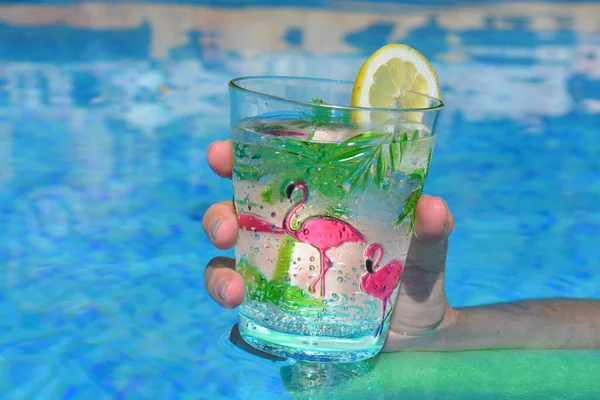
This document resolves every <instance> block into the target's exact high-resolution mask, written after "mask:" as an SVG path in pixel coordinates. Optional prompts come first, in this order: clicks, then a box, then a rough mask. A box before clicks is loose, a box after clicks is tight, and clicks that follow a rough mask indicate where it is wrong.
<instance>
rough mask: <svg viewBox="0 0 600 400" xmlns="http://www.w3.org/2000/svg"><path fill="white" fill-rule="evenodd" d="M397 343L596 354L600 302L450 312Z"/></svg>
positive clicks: (569, 301) (513, 305) (414, 346)
mask: <svg viewBox="0 0 600 400" xmlns="http://www.w3.org/2000/svg"><path fill="white" fill-rule="evenodd" d="M395 335H399V334H397V333H395ZM401 342H403V344H402V345H401V346H400V347H401V348H398V349H397V350H401V349H404V350H450V351H452V350H476V349H502V348H529V349H600V301H597V300H575V299H548V300H528V301H520V302H515V303H504V304H495V305H488V306H480V307H470V308H463V309H458V310H451V309H449V310H448V313H447V317H446V318H445V321H444V322H443V323H442V324H441V325H440V326H439V327H438V328H437V329H436V330H434V331H432V332H430V333H425V334H423V335H414V336H406V337H405V339H404V340H402V341H398V340H396V343H398V344H399V343H401ZM391 350H393V349H391Z"/></svg>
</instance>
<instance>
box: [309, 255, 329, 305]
mask: <svg viewBox="0 0 600 400" xmlns="http://www.w3.org/2000/svg"><path fill="white" fill-rule="evenodd" d="M319 258H320V259H321V271H320V272H319V276H317V277H316V278H315V280H314V281H313V282H312V283H311V284H310V286H309V290H310V291H311V292H313V293H315V292H316V291H317V283H319V281H321V293H320V295H321V297H323V296H325V274H326V273H327V270H328V269H329V264H330V263H331V261H330V260H329V258H328V257H327V256H326V255H325V251H324V250H319Z"/></svg>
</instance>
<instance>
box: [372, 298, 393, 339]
mask: <svg viewBox="0 0 600 400" xmlns="http://www.w3.org/2000/svg"><path fill="white" fill-rule="evenodd" d="M388 300H389V299H388V298H385V299H384V300H383V313H382V317H381V324H379V327H378V328H377V331H375V336H376V337H377V336H379V335H381V334H382V333H383V324H384V323H385V320H386V319H387V318H388V317H389V316H390V314H391V313H392V310H390V312H389V313H388V315H385V311H386V310H387V303H388Z"/></svg>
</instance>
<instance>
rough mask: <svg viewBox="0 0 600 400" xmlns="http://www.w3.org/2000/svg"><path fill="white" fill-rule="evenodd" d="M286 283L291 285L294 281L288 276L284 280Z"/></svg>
mask: <svg viewBox="0 0 600 400" xmlns="http://www.w3.org/2000/svg"><path fill="white" fill-rule="evenodd" d="M284 281H285V283H290V282H291V281H292V280H291V279H290V277H289V276H286V277H285V279H284Z"/></svg>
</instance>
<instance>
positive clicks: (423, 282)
mask: <svg viewBox="0 0 600 400" xmlns="http://www.w3.org/2000/svg"><path fill="white" fill-rule="evenodd" d="M207 154H208V163H209V165H210V167H211V168H212V170H213V171H214V172H215V173H216V174H217V175H219V176H221V177H225V178H231V170H232V165H233V150H232V145H231V142H230V141H229V140H226V141H217V142H215V143H213V144H212V145H210V146H209V147H208V149H207ZM202 227H203V229H204V231H205V233H206V235H207V236H208V237H209V238H210V240H211V242H212V243H213V244H214V245H215V246H216V247H217V248H219V249H222V250H223V249H228V248H231V247H233V246H234V245H235V241H236V237H237V229H238V227H237V220H236V217H235V212H234V209H233V204H232V202H231V201H226V202H221V203H216V204H213V205H212V206H211V207H210V208H209V209H208V210H207V211H206V213H205V214H204V217H203V219H202ZM453 229H454V219H453V217H452V213H451V212H450V210H449V209H448V207H447V205H446V203H445V202H444V200H442V199H441V198H439V197H432V196H428V195H424V196H422V197H421V199H420V200H419V203H418V205H417V216H416V224H415V231H414V234H413V240H412V242H411V246H410V248H409V251H408V256H407V259H406V263H405V267H404V271H403V273H402V284H401V285H400V292H399V293H398V297H397V300H396V306H395V311H394V314H393V315H392V320H391V323H390V329H389V332H388V337H387V340H386V344H385V347H384V350H386V351H395V350H401V349H408V348H415V347H417V348H418V347H420V346H421V345H422V344H423V341H426V340H427V337H428V336H430V335H428V334H431V333H435V332H436V331H438V330H440V329H442V328H444V327H446V326H448V325H450V324H452V322H453V321H454V320H455V319H456V315H455V311H454V310H452V308H451V307H450V306H449V305H448V302H447V300H446V294H445V291H444V270H445V266H446V254H447V250H448V236H449V235H450V233H451V232H452V230H453ZM204 280H205V285H206V288H207V290H208V293H209V294H210V296H211V297H212V298H213V299H214V300H215V301H216V302H217V303H219V304H220V305H221V306H223V307H225V308H234V307H237V306H239V305H240V304H241V303H242V301H243V299H244V281H243V279H242V277H241V276H240V275H239V274H238V273H237V272H235V262H234V260H233V259H230V258H226V257H216V258H214V259H213V260H211V261H210V262H209V264H208V266H207V268H206V272H205V275H204Z"/></svg>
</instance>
